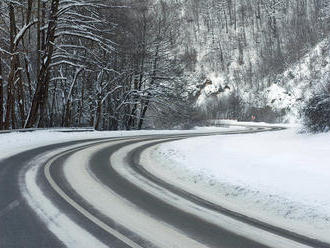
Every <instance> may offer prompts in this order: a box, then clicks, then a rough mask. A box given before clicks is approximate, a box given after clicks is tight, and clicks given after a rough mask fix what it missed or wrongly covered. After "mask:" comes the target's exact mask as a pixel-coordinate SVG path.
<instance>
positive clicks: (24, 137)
mask: <svg viewBox="0 0 330 248" xmlns="http://www.w3.org/2000/svg"><path fill="white" fill-rule="evenodd" d="M240 129H244V127H231V128H230V131H233V130H240ZM70 130H77V129H49V130H40V131H34V132H24V133H20V132H12V133H1V132H0V160H2V159H5V158H7V157H10V156H13V155H15V154H18V153H20V152H23V151H26V150H29V149H33V148H38V147H41V146H45V145H50V144H56V143H62V142H69V141H79V140H81V141H82V140H86V139H97V138H116V137H128V136H136V135H165V134H182V133H203V132H210V131H213V132H217V131H226V130H229V128H226V127H206V128H203V127H202V128H196V129H194V130H187V131H182V130H148V131H145V130H144V131H106V132H98V131H92V132H91V131H86V132H67V131H70Z"/></svg>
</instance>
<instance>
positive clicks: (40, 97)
mask: <svg viewBox="0 0 330 248" xmlns="http://www.w3.org/2000/svg"><path fill="white" fill-rule="evenodd" d="M58 8H59V0H52V3H51V10H50V17H49V23H48V30H47V39H46V43H45V55H44V56H43V59H42V61H40V62H41V68H40V72H39V75H38V82H37V87H36V91H35V93H34V96H33V99H32V104H31V109H30V114H29V118H28V120H27V122H26V125H25V127H26V128H30V127H33V126H34V125H35V124H36V122H37V118H38V110H40V113H43V112H44V109H45V107H46V102H47V97H48V94H47V93H48V92H45V91H48V85H49V80H50V71H49V65H50V63H51V60H52V56H53V52H54V41H55V31H56V26H57V18H58V16H57V12H58ZM39 32H40V30H39Z"/></svg>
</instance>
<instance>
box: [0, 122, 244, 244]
mask: <svg viewBox="0 0 330 248" xmlns="http://www.w3.org/2000/svg"><path fill="white" fill-rule="evenodd" d="M240 129H244V128H242V127H234V128H224V127H209V128H205V129H204V128H197V129H196V130H191V131H180V130H176V131H169V130H167V131H166V130H165V131H159V130H153V131H115V132H114V131H109V132H96V131H93V132H91V131H86V132H81V130H80V131H79V130H78V131H79V132H67V131H70V130H69V129H68V130H64V129H59V130H57V129H49V130H38V131H33V132H24V133H20V132H12V133H0V161H1V160H3V159H5V158H8V157H10V156H13V155H15V154H18V153H20V152H24V151H27V150H30V149H33V148H38V147H42V146H46V145H51V144H56V143H63V142H69V141H79V140H80V141H82V142H83V141H84V140H89V139H97V138H120V137H128V136H142V135H165V134H183V133H203V132H210V131H212V132H216V131H226V130H228V131H233V130H240ZM63 131H66V132H63ZM85 144H86V143H85ZM77 146H79V145H74V146H71V147H72V148H73V147H77ZM67 149H68V148H67V147H66V148H62V149H57V150H54V151H51V152H48V153H45V154H41V155H40V156H39V157H37V158H35V159H34V160H33V161H26V164H25V166H23V167H22V170H21V171H20V176H19V186H20V190H21V192H22V194H23V197H24V199H25V200H26V201H27V203H28V204H29V205H30V207H31V208H32V209H33V210H34V211H35V212H36V214H37V215H38V216H39V218H40V219H41V220H42V221H43V222H44V223H45V224H46V226H47V227H48V229H49V230H50V231H51V232H53V233H54V234H55V235H56V236H57V237H58V238H59V239H60V240H61V241H62V242H63V244H64V245H65V246H67V247H106V245H104V244H103V243H102V242H100V241H99V240H97V239H96V238H95V237H93V236H92V235H91V234H89V233H88V232H87V231H86V230H84V229H83V228H81V227H80V226H79V225H78V224H76V223H75V222H74V221H72V220H71V219H70V217H69V216H67V215H66V214H65V213H62V212H61V211H60V210H59V209H58V208H57V207H56V206H55V205H54V204H53V202H52V201H51V199H48V196H47V195H46V194H44V192H43V191H42V190H41V189H40V187H39V185H38V182H37V173H38V171H39V170H41V169H42V165H43V163H45V162H46V161H47V160H48V159H50V158H51V157H52V156H54V155H56V154H57V153H59V152H63V151H65V150H67ZM73 174H76V173H73Z"/></svg>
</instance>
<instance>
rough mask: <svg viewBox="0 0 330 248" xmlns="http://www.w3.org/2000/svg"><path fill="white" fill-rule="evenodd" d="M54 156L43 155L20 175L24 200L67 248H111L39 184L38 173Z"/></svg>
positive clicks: (28, 165)
mask: <svg viewBox="0 0 330 248" xmlns="http://www.w3.org/2000/svg"><path fill="white" fill-rule="evenodd" d="M52 155H54V154H51V153H48V154H43V156H40V157H38V158H36V159H34V160H33V161H31V162H30V163H29V164H27V165H26V166H25V170H23V171H22V172H21V175H20V189H21V191H22V193H23V196H24V198H25V199H26V201H27V202H28V204H29V205H30V206H31V208H32V209H33V210H34V211H35V212H36V214H37V215H38V216H39V218H40V219H41V220H42V221H43V222H44V223H45V224H46V225H47V228H48V229H49V230H50V231H51V232H52V233H54V234H55V235H56V236H57V237H58V238H59V240H61V241H62V242H63V244H64V245H65V247H72V248H89V247H95V248H106V247H109V246H107V245H105V244H103V243H101V242H100V241H99V240H97V239H96V238H95V237H94V236H92V235H91V234H90V233H88V232H87V231H86V230H84V229H83V228H81V227H80V226H79V225H78V224H76V223H75V222H74V221H73V220H71V219H70V217H69V216H67V215H66V214H65V213H63V212H61V211H60V210H59V209H58V208H57V207H56V206H55V205H54V204H53V202H52V201H51V200H50V199H48V197H47V195H45V194H44V192H43V191H42V190H41V189H40V188H39V186H38V184H37V173H38V169H39V168H40V166H41V165H42V164H43V163H44V162H45V161H46V160H47V159H49V158H51V156H52Z"/></svg>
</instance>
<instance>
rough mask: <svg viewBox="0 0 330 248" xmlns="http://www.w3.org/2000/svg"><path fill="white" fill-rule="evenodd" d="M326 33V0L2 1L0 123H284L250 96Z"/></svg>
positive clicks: (329, 20)
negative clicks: (257, 117) (253, 119)
mask: <svg viewBox="0 0 330 248" xmlns="http://www.w3.org/2000/svg"><path fill="white" fill-rule="evenodd" d="M329 31H330V2H329V1H328V0H203V1H200V0H138V1H137V0H104V1H101V0H47V1H45V0H1V1H0V130H2V129H19V128H34V127H38V128H48V127H94V128H95V129H96V130H133V129H134V130H136V129H138V130H139V129H148V128H174V127H186V126H189V125H191V124H192V123H195V122H198V121H202V120H205V119H212V118H220V117H221V118H235V119H242V120H245V119H248V118H249V116H250V115H251V113H252V112H253V111H256V110H255V109H256V108H257V109H258V111H259V112H262V113H264V114H265V116H266V115H267V116H269V115H274V118H273V119H272V120H278V118H280V117H281V115H282V114H283V111H278V112H276V111H272V110H268V109H267V107H266V106H265V104H263V102H262V101H260V102H259V103H258V104H257V105H258V106H257V105H256V104H255V99H252V98H255V96H256V94H257V93H258V92H261V91H263V90H264V89H266V88H267V87H269V86H270V85H271V84H273V83H274V82H275V81H276V80H277V79H276V77H277V75H280V74H281V73H282V72H284V71H285V70H286V69H287V68H289V67H290V66H292V65H293V64H295V63H296V62H297V61H299V60H300V59H301V58H302V57H303V56H305V55H306V53H308V51H310V50H311V49H312V48H313V47H314V46H316V45H317V44H318V43H319V42H321V41H322V40H324V39H327V38H328V37H329ZM215 81H217V84H215ZM210 85H213V86H214V89H213V90H212V91H211V92H210V93H208V94H206V93H205V88H206V87H209V86H210ZM246 92H247V93H246ZM247 95H248V96H247ZM223 96H225V97H223ZM269 112H271V113H269ZM284 112H285V111H284ZM261 119H262V118H261Z"/></svg>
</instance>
